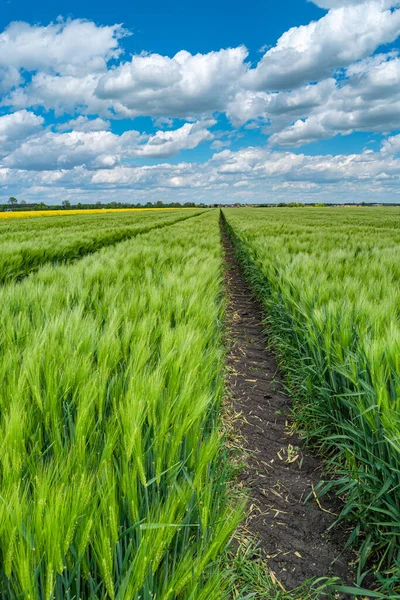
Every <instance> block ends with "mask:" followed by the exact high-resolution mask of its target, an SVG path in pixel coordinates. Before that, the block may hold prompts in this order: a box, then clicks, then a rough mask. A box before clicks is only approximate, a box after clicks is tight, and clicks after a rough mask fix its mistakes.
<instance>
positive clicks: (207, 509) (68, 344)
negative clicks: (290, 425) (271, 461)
mask: <svg viewBox="0 0 400 600" xmlns="http://www.w3.org/2000/svg"><path fill="white" fill-rule="evenodd" d="M189 221H190V224H189ZM206 232H207V235H205V233H206ZM218 241H219V231H218V215H217V214H216V212H209V213H206V214H203V215H200V216H196V217H193V218H192V219H189V220H188V221H186V222H183V223H177V224H174V225H170V226H168V227H165V228H164V229H158V230H157V231H152V232H149V233H146V234H142V235H141V236H140V239H139V238H134V239H132V240H128V241H124V242H122V243H119V244H117V245H116V246H114V247H113V248H106V249H104V250H101V251H99V252H98V253H95V254H92V255H89V256H87V257H85V258H83V259H82V260H80V261H77V262H75V263H73V264H71V265H67V266H65V265H61V266H54V265H51V264H47V265H45V266H43V268H41V269H40V270H39V271H38V273H36V274H33V275H31V276H29V277H27V278H25V279H24V280H23V281H21V282H19V283H17V284H13V285H5V286H3V287H2V289H1V290H0V295H1V313H2V314H1V323H2V330H1V334H2V335H1V343H2V355H1V364H0V370H1V375H0V376H1V380H2V394H1V422H0V430H1V436H0V439H1V442H0V457H1V458H0V495H1V498H2V502H1V503H0V565H1V567H0V594H1V597H2V598H7V599H8V598H19V597H21V596H23V597H25V598H35V599H36V598H49V597H53V594H54V595H55V597H57V598H73V597H80V598H105V597H109V598H152V597H154V596H157V597H163V598H176V597H179V596H182V597H185V598H189V597H191V598H203V597H204V593H206V592H205V589H204V586H203V585H201V583H202V578H203V577H204V574H205V573H207V574H208V577H207V580H206V581H207V583H206V590H208V592H207V594H208V595H210V596H211V597H214V596H215V597H219V595H218V591H217V590H218V589H219V585H218V581H219V572H218V568H217V567H215V569H211V571H210V572H208V568H209V565H210V564H211V563H212V562H213V560H214V559H215V558H216V556H217V555H218V553H219V552H220V551H221V549H222V548H223V547H224V545H225V544H226V542H227V539H228V538H229V536H230V534H231V532H232V530H233V528H234V527H235V525H236V523H237V520H238V514H239V513H238V511H237V510H236V509H235V508H234V507H230V506H228V504H227V502H226V498H225V494H226V491H225V479H226V473H225V470H224V467H223V465H222V463H221V457H220V440H219V436H218V430H217V428H216V426H215V425H216V420H217V418H218V405H219V403H220V400H221V393H222V369H221V361H222V356H223V354H222V348H221V343H220V336H221V331H220V329H219V327H218V322H219V319H220V318H221V303H220V291H221V290H220V278H221V249H220V246H219V243H218ZM10 365H12V368H11V369H10ZM194 398H195V402H194V401H193V399H194ZM213 594H214V596H213Z"/></svg>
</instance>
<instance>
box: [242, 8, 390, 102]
mask: <svg viewBox="0 0 400 600" xmlns="http://www.w3.org/2000/svg"><path fill="white" fill-rule="evenodd" d="M399 34H400V10H398V9H393V10H391V9H390V8H387V7H386V5H385V3H384V2H383V1H380V0H375V1H370V2H364V3H363V4H356V5H349V6H343V7H340V8H335V9H332V10H330V11H329V12H328V14H326V15H325V16H324V17H322V18H321V19H320V20H319V21H313V22H311V23H309V24H308V25H302V26H301V27H292V28H291V29H289V30H288V31H286V32H285V33H284V34H283V35H282V36H281V37H280V38H279V40H278V42H277V44H276V46H274V47H273V48H271V49H270V50H268V51H267V52H266V54H265V55H264V56H263V58H262V59H261V61H260V62H259V63H258V65H257V67H256V68H255V69H252V70H251V71H249V72H248V73H247V74H246V75H245V76H244V78H243V85H244V86H248V87H249V88H251V89H255V90H280V89H293V88H294V87H298V86H300V85H302V84H304V83H308V82H312V81H318V80H320V79H322V78H326V77H329V76H330V75H331V71H332V69H338V68H339V67H345V66H347V65H349V64H350V63H352V62H354V61H356V60H359V59H360V58H363V57H365V56H367V55H368V54H370V53H371V52H373V51H374V50H375V49H376V48H377V47H378V46H380V45H381V44H387V43H390V42H393V41H394V40H395V39H396V38H397V37H398V35H399Z"/></svg>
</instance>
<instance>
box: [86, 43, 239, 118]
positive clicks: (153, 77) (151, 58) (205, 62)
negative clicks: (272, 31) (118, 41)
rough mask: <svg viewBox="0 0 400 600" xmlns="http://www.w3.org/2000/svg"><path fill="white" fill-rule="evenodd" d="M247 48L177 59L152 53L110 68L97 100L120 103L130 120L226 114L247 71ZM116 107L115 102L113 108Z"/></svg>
mask: <svg viewBox="0 0 400 600" xmlns="http://www.w3.org/2000/svg"><path fill="white" fill-rule="evenodd" d="M246 57H247V50H246V48H244V47H243V46H239V47H238V48H228V49H227V50H219V51H218V52H209V53H208V54H195V55H192V54H190V53H189V52H186V51H181V52H178V53H177V54H176V55H175V56H174V57H172V58H169V57H168V56H161V55H159V54H148V55H139V56H133V57H132V60H131V61H130V62H126V63H122V64H121V65H120V66H118V67H116V68H115V69H111V70H109V71H108V72H107V73H106V74H104V75H103V76H102V77H101V78H100V79H99V82H98V85H97V88H96V90H95V94H96V96H97V97H98V98H99V99H101V100H105V101H114V103H115V102H117V103H118V105H117V109H118V108H119V109H120V110H121V109H122V108H123V109H125V114H126V115H127V116H128V115H129V116H131V117H135V116H139V115H150V116H153V117H159V116H169V117H179V118H187V117H189V118H190V117H192V116H193V115H196V114H202V113H207V112H208V113H209V112H213V111H224V109H225V106H226V104H227V101H228V100H229V99H230V98H231V97H232V95H233V93H234V91H235V90H236V86H237V81H238V79H239V78H240V77H241V76H242V75H243V74H244V73H245V71H246V65H245V63H244V61H245V59H246ZM114 106H115V104H114Z"/></svg>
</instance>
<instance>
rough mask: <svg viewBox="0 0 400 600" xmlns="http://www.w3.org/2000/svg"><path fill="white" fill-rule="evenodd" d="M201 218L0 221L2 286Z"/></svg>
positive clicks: (160, 214)
mask: <svg viewBox="0 0 400 600" xmlns="http://www.w3.org/2000/svg"><path fill="white" fill-rule="evenodd" d="M197 214H200V211H194V210H190V211H188V210H176V211H167V210H165V211H156V212H155V213H153V214H151V213H148V212H138V213H136V214H135V213H122V214H107V215H94V216H85V215H84V216H83V217H82V216H81V215H79V216H78V215H76V216H62V217H36V218H35V219H23V218H22V219H15V220H9V221H7V220H4V221H0V284H3V283H7V282H10V281H15V280H18V279H20V278H22V277H25V276H26V275H28V274H29V273H31V272H32V271H35V270H37V269H38V268H39V267H40V266H41V265H43V264H45V263H46V262H51V263H59V262H68V261H71V260H74V259H77V258H81V257H82V256H84V255H85V254H90V253H91V252H96V251H97V250H99V249H100V248H102V247H104V246H110V245H113V244H116V243H118V242H121V241H123V240H127V239H129V238H131V237H133V236H135V235H137V234H139V233H144V232H146V231H150V230H151V229H154V228H157V227H163V226H164V225H169V224H173V223H176V222H178V221H183V220H185V219H188V218H190V217H193V216H196V215H197Z"/></svg>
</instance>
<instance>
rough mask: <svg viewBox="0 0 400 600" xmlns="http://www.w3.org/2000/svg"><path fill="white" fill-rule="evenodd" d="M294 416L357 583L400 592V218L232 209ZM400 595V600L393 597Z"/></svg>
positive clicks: (229, 215)
mask: <svg viewBox="0 0 400 600" xmlns="http://www.w3.org/2000/svg"><path fill="white" fill-rule="evenodd" d="M224 214H225V218H226V220H227V225H228V230H229V232H230V234H231V236H232V239H233V241H234V243H235V245H236V248H237V251H238V256H239V258H240V261H241V262H242V265H243V266H244V269H245V271H246V274H247V276H248V278H249V280H250V282H251V283H252V285H253V287H254V288H255V290H256V291H257V293H258V296H259V297H260V299H261V300H262V302H263V303H264V305H265V308H266V314H267V315H268V316H267V324H268V329H269V332H270V336H271V339H272V340H273V342H274V345H275V347H276V348H277V349H278V351H279V354H280V357H281V365H282V367H283V368H284V370H285V372H286V375H287V376H288V379H289V383H290V385H291V388H292V390H293V392H294V397H297V398H298V399H299V401H298V402H297V405H296V418H297V421H298V423H299V425H300V426H302V427H303V428H305V429H306V431H307V432H308V436H309V438H310V439H311V440H313V441H314V442H316V443H317V444H318V446H319V447H320V449H321V451H323V452H324V453H325V454H326V455H328V456H329V457H330V463H329V464H330V468H331V473H332V474H333V478H332V479H330V480H328V481H327V482H325V484H323V485H321V488H320V493H321V494H322V493H324V492H326V491H328V490H332V489H335V491H336V493H337V494H338V495H339V496H341V497H342V498H344V499H345V503H344V506H343V510H342V513H341V518H342V519H350V523H353V529H352V533H351V535H350V538H349V543H357V544H358V546H359V548H360V552H359V561H358V575H359V582H361V581H362V580H363V576H364V575H365V573H366V571H367V570H368V569H370V568H373V570H374V571H376V575H377V578H378V580H379V581H380V584H381V589H382V590H384V591H385V590H386V591H388V592H390V594H396V593H397V594H398V593H399V592H400V527H399V523H400V443H399V439H400V321H399V316H400V312H399V307H400V227H399V225H400V212H399V211H398V210H397V209H395V210H391V209H387V210H386V209H385V210H380V209H375V210H373V209H371V210H368V211H359V210H358V211H357V209H354V210H352V209H348V210H347V212H345V211H343V210H341V211H340V210H337V211H334V210H333V209H322V210H317V209H309V210H307V209H302V211H296V210H291V209H287V210H285V211H280V210H279V209H268V210H262V209H251V210H250V209H247V210H241V211H231V210H229V209H228V210H226V211H224ZM390 597H398V596H393V595H392V596H390Z"/></svg>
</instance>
